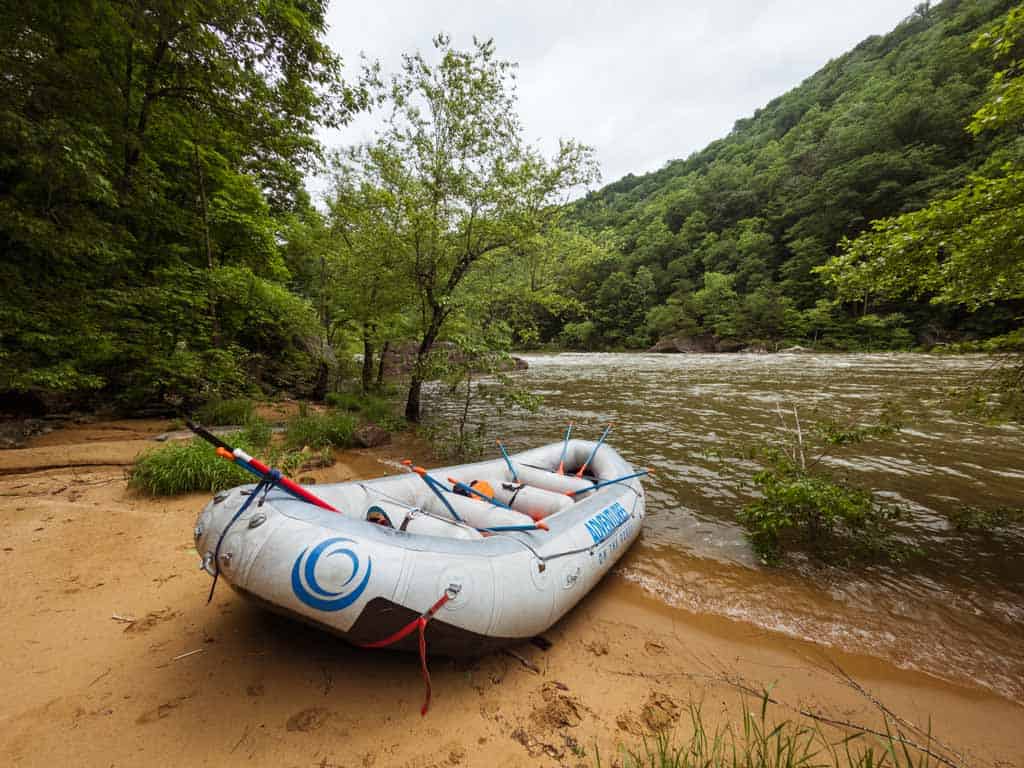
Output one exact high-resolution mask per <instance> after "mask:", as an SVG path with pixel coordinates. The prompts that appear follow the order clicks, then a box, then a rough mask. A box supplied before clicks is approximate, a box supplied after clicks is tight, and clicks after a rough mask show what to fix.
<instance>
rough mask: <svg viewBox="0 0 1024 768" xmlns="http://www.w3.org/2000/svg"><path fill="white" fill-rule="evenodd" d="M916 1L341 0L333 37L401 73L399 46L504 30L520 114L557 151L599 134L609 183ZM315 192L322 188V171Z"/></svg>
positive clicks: (885, 27) (678, 153) (729, 120)
mask: <svg viewBox="0 0 1024 768" xmlns="http://www.w3.org/2000/svg"><path fill="white" fill-rule="evenodd" d="M915 3H916V0H859V1H858V2H843V1H840V0H818V2H808V0H760V2H758V1H757V0H717V1H713V0H701V2H696V1H695V0H679V1H678V2H674V3H672V2H633V3H625V2H608V1H607V0H603V1H602V2H558V1H557V0H546V1H545V0H519V1H518V2H491V3H486V2H476V3H474V2H466V1H464V0H441V2H422V1H420V2H410V1H409V0H376V1H375V2H373V3H358V4H357V3H342V2H333V3H332V5H331V7H330V10H329V12H328V23H329V25H330V29H329V31H328V35H327V40H328V42H329V43H330V44H331V46H332V47H333V48H334V49H335V50H336V51H338V52H339V53H340V54H341V55H342V56H343V57H344V59H345V61H346V64H347V65H348V67H347V69H348V72H349V74H350V75H353V76H354V74H355V73H356V72H357V69H358V63H359V53H360V51H363V52H365V53H366V54H367V56H369V57H370V58H371V59H378V60H380V62H381V64H382V65H383V68H384V70H385V72H388V71H394V70H395V69H396V68H397V67H398V64H399V62H400V60H401V54H402V53H406V52H411V51H414V50H417V49H419V50H422V51H424V52H429V51H430V50H431V39H432V37H433V36H434V35H435V34H437V33H438V32H440V31H444V32H447V33H449V34H450V35H451V36H452V40H453V43H454V44H455V45H456V46H458V47H468V46H469V45H470V44H471V42H472V36H473V35H474V34H475V35H477V36H478V37H484V38H486V37H493V38H494V40H495V43H496V45H497V50H498V55H499V56H501V57H502V58H505V59H510V60H513V61H517V62H518V63H519V73H518V77H519V103H520V116H521V118H522V121H523V125H524V127H525V130H526V135H527V137H528V138H529V139H531V140H533V141H537V142H539V143H540V144H541V146H542V147H544V148H545V149H547V150H550V149H552V148H553V147H554V146H555V142H556V141H557V139H558V138H559V137H573V138H575V139H579V140H580V141H583V142H585V143H588V144H591V145H593V146H594V147H595V148H596V150H597V157H598V160H599V162H600V164H601V168H602V173H603V176H604V182H605V183H608V182H611V181H615V180H616V179H618V178H621V177H622V176H624V175H625V174H627V173H644V172H647V171H652V170H655V169H657V168H659V167H661V166H662V165H664V164H665V163H666V162H668V161H669V160H673V159H676V158H681V157H686V156H687V155H689V154H690V153H692V152H694V151H696V150H699V149H701V148H702V147H704V146H705V145H706V144H707V143H708V142H710V141H713V140H714V139H716V138H720V137H722V136H724V135H725V134H726V133H728V132H729V130H730V129H731V127H732V125H733V123H734V122H735V121H736V120H737V119H738V118H741V117H746V116H749V115H750V114H752V113H753V111H754V110H755V109H757V108H758V107H760V106H763V105H764V104H765V103H767V102H768V101H770V100H771V99H773V98H775V97H776V96H779V95H781V94H782V93H784V92H785V91H787V90H789V89H790V88H792V87H794V86H795V85H797V84H799V83H800V81H802V80H803V79H804V78H806V77H808V76H809V75H811V74H813V73H814V72H815V71H816V70H817V69H818V68H820V67H821V66H822V65H824V64H825V63H826V62H827V61H828V60H829V59H831V58H834V57H836V56H839V55H840V54H842V53H844V52H845V51H847V50H849V49H850V48H852V47H853V46H854V45H856V44H857V43H858V42H860V41H861V40H863V39H864V38H865V37H867V36H869V35H873V34H884V33H885V32H888V31H889V30H890V29H892V28H893V27H894V26H895V25H896V24H897V23H899V21H900V20H901V19H903V18H904V17H906V16H907V15H909V14H910V13H911V11H912V10H913V7H914V5H915ZM378 119H379V118H378V117H376V116H374V115H364V116H360V117H359V118H358V119H357V120H355V121H353V123H352V124H351V125H349V126H346V127H345V128H344V129H342V130H340V131H324V132H323V133H322V134H321V139H322V140H323V141H324V142H325V143H326V144H327V145H328V146H329V147H337V146H341V145H344V144H346V143H353V142H357V141H360V140H365V139H367V138H369V136H370V135H371V133H372V131H373V128H374V127H375V126H376V125H377V121H378ZM311 186H312V187H313V188H314V189H315V190H321V189H323V182H322V181H314V182H313V183H312V184H311Z"/></svg>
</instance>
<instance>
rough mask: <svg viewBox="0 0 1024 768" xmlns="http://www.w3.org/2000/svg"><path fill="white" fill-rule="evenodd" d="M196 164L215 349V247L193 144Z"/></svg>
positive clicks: (217, 325)
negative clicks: (211, 236) (212, 241)
mask: <svg viewBox="0 0 1024 768" xmlns="http://www.w3.org/2000/svg"><path fill="white" fill-rule="evenodd" d="M192 149H193V152H194V158H195V164H196V179H197V181H198V182H199V213H200V216H201V217H202V222H203V246H204V248H205V250H206V269H207V270H208V272H209V273H210V274H209V277H210V283H209V284H208V286H207V301H208V302H209V305H210V321H211V323H212V325H211V329H212V331H213V333H212V338H211V340H210V343H211V345H212V346H213V347H214V348H217V347H220V318H218V317H217V295H216V293H215V291H214V289H213V268H214V266H216V265H215V263H214V260H213V245H212V244H211V242H210V216H209V212H208V211H207V206H206V179H205V178H204V177H203V162H202V160H201V159H200V157H199V145H198V144H196V143H194V142H193V144H192Z"/></svg>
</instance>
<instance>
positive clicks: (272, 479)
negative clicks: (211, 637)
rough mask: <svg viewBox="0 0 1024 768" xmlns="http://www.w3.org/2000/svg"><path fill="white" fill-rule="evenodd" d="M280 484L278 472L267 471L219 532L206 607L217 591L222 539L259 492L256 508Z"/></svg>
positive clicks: (274, 470)
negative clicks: (260, 496) (259, 497)
mask: <svg viewBox="0 0 1024 768" xmlns="http://www.w3.org/2000/svg"><path fill="white" fill-rule="evenodd" d="M280 482H281V472H280V470H277V469H271V470H269V471H268V472H267V474H266V475H265V476H264V478H263V479H262V480H260V481H259V482H258V483H257V484H256V487H255V488H253V490H252V493H250V494H249V498H247V499H246V500H245V501H244V502H242V505H241V506H240V507H239V508H238V511H237V512H235V514H234V515H233V516H232V518H231V519H230V520H229V521H228V524H227V525H225V526H224V530H223V531H221V532H220V537H219V538H218V539H217V546H216V547H214V550H213V582H212V583H211V584H210V594H209V595H207V597H206V604H207V605H209V604H210V602H211V601H212V600H213V593H214V590H216V589H217V580H218V579H219V578H220V547H221V544H223V543H224V539H225V537H226V536H227V535H228V531H230V530H231V526H233V525H234V524H235V523H236V522H237V521H238V518H240V517H241V516H242V515H243V514H244V513H245V510H247V509H248V508H249V505H250V504H252V502H253V500H254V499H255V498H256V497H257V496H259V495H260V492H262V493H263V498H261V499H260V503H259V504H258V505H257V506H263V502H264V500H266V498H267V494H268V493H270V491H271V490H272V489H273V488H274V486H276V485H278V483H280Z"/></svg>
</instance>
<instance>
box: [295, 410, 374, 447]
mask: <svg viewBox="0 0 1024 768" xmlns="http://www.w3.org/2000/svg"><path fill="white" fill-rule="evenodd" d="M355 428H356V419H355V417H354V416H352V415H351V414H348V413H342V412H340V411H328V412H327V413H320V414H308V413H307V414H305V415H304V414H303V413H302V412H301V411H300V412H299V415H298V416H295V417H294V418H292V419H290V420H289V421H288V423H287V424H286V425H285V432H284V435H285V437H284V439H285V445H287V446H288V447H289V448H303V447H305V446H309V447H310V448H325V447H327V446H334V447H336V448H347V447H348V446H350V445H352V433H353V432H354V431H355Z"/></svg>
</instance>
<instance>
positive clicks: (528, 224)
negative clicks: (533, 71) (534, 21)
mask: <svg viewBox="0 0 1024 768" xmlns="http://www.w3.org/2000/svg"><path fill="white" fill-rule="evenodd" d="M434 47H435V49H436V51H437V55H438V58H439V60H438V61H437V62H431V61H428V60H427V58H426V57H424V56H423V55H422V54H421V53H415V54H411V55H407V56H405V57H404V60H403V65H402V69H401V71H400V72H399V73H398V74H396V75H395V76H394V77H392V78H391V79H390V82H389V83H388V84H387V86H386V90H385V92H384V93H383V94H382V96H386V97H387V98H388V99H389V100H390V104H391V113H390V116H389V118H388V120H387V123H386V125H385V126H384V128H383V130H382V132H381V133H380V135H379V136H378V137H377V138H376V140H375V141H374V143H373V144H372V145H371V146H370V147H367V148H366V150H365V151H364V152H362V153H360V158H361V162H362V163H363V167H364V172H365V173H367V174H368V175H373V176H378V177H380V178H381V179H382V180H383V181H384V182H385V186H386V187H387V188H388V190H389V192H390V194H391V202H390V205H392V206H393V209H394V211H395V214H396V215H395V217H394V219H393V225H392V226H393V232H392V234H393V236H394V238H395V240H396V242H398V243H400V245H401V250H402V263H403V264H404V266H405V268H406V269H407V270H408V272H409V274H410V276H411V278H412V280H413V282H414V284H415V287H416V293H417V297H418V303H419V311H420V323H421V328H420V341H419V346H418V349H417V355H416V363H415V365H414V367H413V371H412V377H411V381H410V384H409V395H408V400H407V403H406V418H408V419H409V420H410V421H418V420H419V418H420V393H421V390H422V386H423V382H424V380H425V378H426V376H427V363H428V357H429V355H430V352H431V350H432V349H433V346H434V342H435V341H436V340H437V339H438V337H439V336H440V335H441V332H442V330H443V328H444V326H445V323H446V321H447V320H448V319H449V318H450V317H451V316H452V314H453V313H454V312H455V311H456V310H457V309H458V308H459V306H460V295H459V288H460V286H461V285H462V283H463V280H464V279H465V278H466V276H467V275H468V274H470V272H471V271H472V270H474V269H476V268H477V267H478V266H479V265H480V264H481V262H482V260H483V259H485V257H488V256H492V257H494V258H497V257H499V255H500V254H509V253H511V252H512V250H513V249H514V248H515V247H517V246H521V245H523V244H524V243H526V242H528V241H529V239H530V238H531V237H533V236H534V235H536V234H537V233H538V232H541V231H543V230H544V229H545V228H546V227H547V226H548V225H550V223H551V222H552V221H553V220H554V219H555V217H556V215H557V213H558V208H557V205H556V203H558V202H559V195H560V194H561V193H563V192H565V191H567V190H569V189H572V188H574V187H577V186H579V185H582V184H586V183H588V182H589V181H591V180H592V179H594V178H596V173H597V169H596V164H595V163H594V161H593V159H592V152H591V150H590V148H589V147H585V146H583V145H581V144H578V143H576V142H573V141H565V140H563V141H562V142H560V145H559V148H558V150H557V152H556V153H555V155H554V157H553V158H551V159H546V158H544V157H543V156H542V155H541V154H540V152H539V151H538V150H537V149H535V148H534V147H532V146H529V145H527V144H526V143H525V141H524V140H523V136H522V127H521V125H520V123H519V119H518V117H517V114H516V108H515V106H516V105H515V91H514V77H513V65H512V64H511V63H510V62H507V61H502V60H500V59H498V58H496V56H495V49H494V43H493V42H492V41H490V40H486V41H480V40H474V45H473V48H472V49H471V50H468V51H460V50H456V49H455V48H453V47H452V45H451V42H450V40H449V38H448V37H446V36H444V35H439V36H438V37H436V38H435V40H434Z"/></svg>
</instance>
